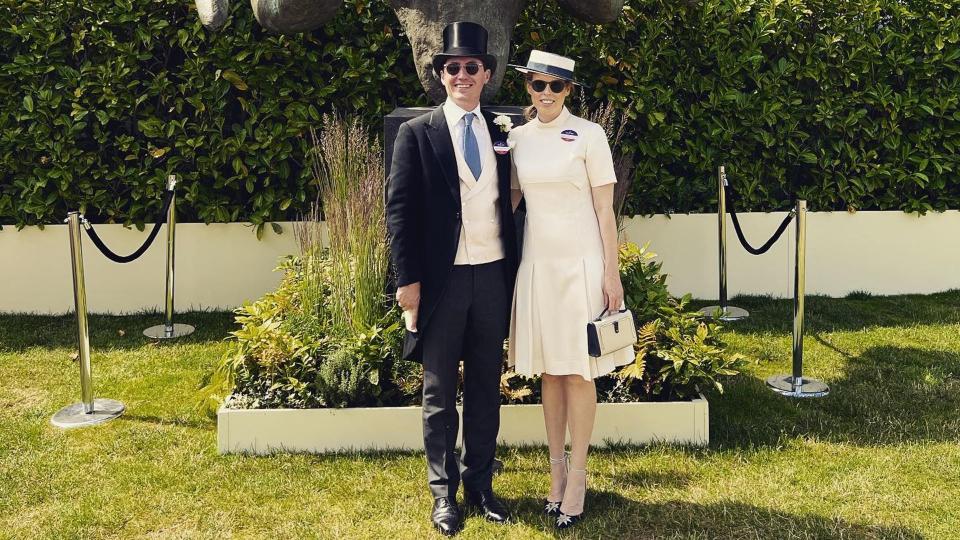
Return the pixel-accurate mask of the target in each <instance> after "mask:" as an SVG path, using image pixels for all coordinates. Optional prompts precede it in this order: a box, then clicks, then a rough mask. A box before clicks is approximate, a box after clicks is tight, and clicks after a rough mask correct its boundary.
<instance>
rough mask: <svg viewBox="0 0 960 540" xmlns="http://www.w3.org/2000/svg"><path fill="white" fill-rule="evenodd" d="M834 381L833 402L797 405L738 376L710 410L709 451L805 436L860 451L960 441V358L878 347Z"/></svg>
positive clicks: (827, 399)
mask: <svg viewBox="0 0 960 540" xmlns="http://www.w3.org/2000/svg"><path fill="white" fill-rule="evenodd" d="M829 382H830V392H831V393H830V395H829V396H827V397H825V398H818V399H810V400H796V399H790V398H783V397H780V396H778V395H776V394H774V393H773V392H771V391H770V390H769V389H767V387H766V384H765V383H764V381H761V380H759V379H756V378H754V377H750V376H747V375H740V376H737V377H735V378H734V379H733V380H732V381H730V382H729V383H728V384H727V385H726V387H727V394H726V395H725V396H724V398H723V399H718V400H714V401H713V402H712V403H711V428H712V429H711V432H712V433H711V441H712V442H711V445H712V446H715V447H742V446H770V445H777V444H779V443H780V442H781V440H782V439H783V438H792V437H796V436H800V435H812V436H815V437H817V438H819V439H822V440H827V441H835V442H849V443H855V444H859V445H889V444H899V443H902V442H914V441H935V442H941V441H956V440H958V439H960V415H958V414H957V411H958V410H960V353H956V352H951V351H930V350H925V349H919V348H914V347H894V346H881V347H873V348H870V349H867V350H866V351H865V352H864V353H863V354H862V355H860V356H857V357H852V358H850V359H849V360H848V361H847V366H846V373H845V375H844V377H843V378H842V379H840V380H835V381H829Z"/></svg>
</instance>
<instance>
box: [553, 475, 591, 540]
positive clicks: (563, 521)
mask: <svg viewBox="0 0 960 540" xmlns="http://www.w3.org/2000/svg"><path fill="white" fill-rule="evenodd" d="M570 473H583V499H584V503H586V499H587V470H586V469H570V470H568V471H567V474H570ZM558 510H559V508H558ZM584 517H586V512H584V511H583V510H580V513H579V514H576V515H570V514H565V513H564V512H563V511H562V510H560V514H559V515H558V516H557V528H558V529H569V528H570V527H573V526H574V525H576V524H577V523H580V522H581V521H583V518H584Z"/></svg>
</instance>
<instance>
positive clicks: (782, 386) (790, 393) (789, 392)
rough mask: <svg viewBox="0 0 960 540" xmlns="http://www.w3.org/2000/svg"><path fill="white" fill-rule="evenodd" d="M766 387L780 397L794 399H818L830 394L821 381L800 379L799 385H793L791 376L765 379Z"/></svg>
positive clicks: (776, 376) (775, 376)
mask: <svg viewBox="0 0 960 540" xmlns="http://www.w3.org/2000/svg"><path fill="white" fill-rule="evenodd" d="M767 386H769V387H770V389H771V390H773V391H774V392H776V393H778V394H780V395H781V396H787V397H796V398H818V397H824V396H826V395H828V394H829V393H830V387H829V386H827V385H826V383H824V382H823V381H818V380H817V379H808V378H806V377H802V378H801V379H800V384H794V380H793V375H774V376H772V377H769V378H768V379H767Z"/></svg>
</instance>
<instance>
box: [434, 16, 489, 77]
mask: <svg viewBox="0 0 960 540" xmlns="http://www.w3.org/2000/svg"><path fill="white" fill-rule="evenodd" d="M456 56H472V57H474V58H479V59H480V60H482V61H483V68H484V69H489V70H490V71H496V69H497V57H495V56H493V55H492V54H487V29H486V28H484V27H483V26H480V25H479V24H477V23H474V22H466V21H459V22H453V23H450V24H448V25H447V26H446V28H444V29H443V52H441V53H439V54H436V55H434V57H433V70H434V72H436V73H437V75H439V74H440V70H441V69H443V64H444V63H446V61H447V59H448V58H453V57H456Z"/></svg>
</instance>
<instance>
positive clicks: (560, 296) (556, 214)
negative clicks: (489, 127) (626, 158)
mask: <svg viewBox="0 0 960 540" xmlns="http://www.w3.org/2000/svg"><path fill="white" fill-rule="evenodd" d="M509 140H510V141H511V143H512V146H513V148H512V149H511V150H510V153H511V155H512V162H513V186H512V187H513V188H514V189H518V188H519V189H521V190H522V191H523V195H524V199H525V200H526V205H527V217H526V223H525V226H524V232H523V253H522V255H521V258H520V268H519V269H518V271H517V284H516V288H515V290H514V295H513V315H512V317H511V320H510V346H509V355H508V362H509V364H510V365H512V366H514V368H515V370H516V372H517V373H519V374H521V375H525V376H534V375H540V374H543V373H547V374H550V375H580V376H582V377H583V378H584V379H587V380H592V379H595V378H597V377H600V376H602V375H606V374H608V373H610V372H611V371H613V370H614V369H616V367H617V366H622V365H625V364H628V363H630V362H631V361H633V358H634V355H633V349H632V347H627V348H626V349H621V350H620V351H617V352H615V353H612V354H609V355H606V356H601V357H599V358H593V357H591V356H589V355H588V354H587V322H589V321H590V320H591V319H593V318H596V317H597V315H599V314H600V313H601V311H603V309H604V301H603V243H602V240H601V237H600V224H599V222H598V221H597V214H596V211H595V210H594V208H593V192H592V191H591V188H593V187H597V186H602V185H605V184H611V183H614V182H616V175H615V173H614V169H613V158H612V157H611V154H610V145H609V143H608V142H607V137H606V134H605V133H604V131H603V128H602V127H600V126H599V125H597V124H595V123H593V122H590V121H588V120H584V119H582V118H578V117H576V116H574V115H572V114H570V112H569V111H568V110H567V109H566V107H564V109H563V111H562V112H561V113H560V116H558V117H557V118H555V119H554V120H553V121H551V122H541V121H539V120H538V119H533V120H531V121H530V122H528V123H527V124H524V125H523V126H520V127H517V128H514V129H512V130H511V131H510V134H509Z"/></svg>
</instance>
